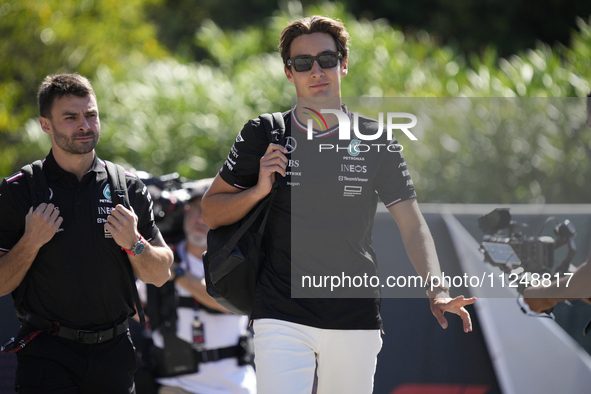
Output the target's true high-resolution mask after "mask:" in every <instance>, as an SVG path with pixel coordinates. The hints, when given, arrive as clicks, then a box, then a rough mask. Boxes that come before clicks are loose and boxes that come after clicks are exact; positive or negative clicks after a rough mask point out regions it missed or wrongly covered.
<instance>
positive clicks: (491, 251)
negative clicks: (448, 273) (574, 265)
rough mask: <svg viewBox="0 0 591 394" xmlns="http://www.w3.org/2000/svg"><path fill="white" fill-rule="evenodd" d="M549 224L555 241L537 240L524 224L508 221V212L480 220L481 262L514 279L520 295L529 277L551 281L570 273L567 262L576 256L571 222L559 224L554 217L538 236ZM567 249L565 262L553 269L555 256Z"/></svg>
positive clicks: (483, 217)
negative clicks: (552, 226) (533, 276)
mask: <svg viewBox="0 0 591 394" xmlns="http://www.w3.org/2000/svg"><path fill="white" fill-rule="evenodd" d="M551 221H555V222H556V223H557V224H556V226H555V227H554V229H553V231H554V237H550V236H539V235H538V236H536V235H534V234H533V231H532V230H531V228H530V227H529V226H528V225H527V224H518V223H517V222H516V221H514V220H511V214H510V213H509V208H497V209H495V210H494V211H492V212H490V213H489V214H486V215H484V216H481V217H480V218H479V219H478V226H479V227H480V230H481V231H482V232H483V233H484V234H485V235H484V237H483V238H482V243H481V244H480V251H481V252H482V253H483V254H484V261H485V262H488V263H490V264H492V265H493V266H496V267H498V268H500V269H501V270H502V271H503V272H504V273H505V274H509V275H510V278H511V277H512V278H516V280H515V282H513V283H518V284H519V286H517V290H518V291H519V292H520V293H523V290H524V289H525V287H527V284H528V283H531V280H530V279H531V277H532V274H538V278H539V277H540V276H541V275H545V277H548V278H554V277H556V276H557V275H558V276H559V275H560V274H563V273H566V272H568V271H569V267H570V262H571V261H572V259H573V257H574V256H575V253H576V250H577V249H576V245H575V240H574V239H575V237H576V231H575V226H574V224H573V223H572V222H571V221H570V220H568V219H567V220H565V221H564V222H562V223H559V222H558V221H557V220H556V219H555V218H554V217H550V218H548V219H547V220H546V222H545V224H544V226H543V227H542V230H541V231H540V233H541V232H542V231H543V230H544V228H545V227H546V225H547V224H548V223H550V222H551ZM518 227H523V228H527V229H529V232H530V233H531V234H529V235H528V234H525V233H524V232H522V231H518ZM563 246H567V247H568V252H567V254H566V257H565V258H564V260H563V261H562V262H561V263H560V264H558V266H556V267H555V262H554V253H555V252H556V251H557V250H558V249H560V248H562V247H563Z"/></svg>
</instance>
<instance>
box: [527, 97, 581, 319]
mask: <svg viewBox="0 0 591 394" xmlns="http://www.w3.org/2000/svg"><path fill="white" fill-rule="evenodd" d="M587 125H588V126H591V93H589V94H588V95H587ZM569 279H570V281H569ZM590 284H591V255H590V256H589V258H588V259H587V262H586V263H584V264H583V265H581V266H580V267H578V268H577V270H576V271H575V272H574V274H573V275H572V277H570V278H569V277H564V278H562V279H561V280H559V281H558V282H553V283H552V284H551V285H550V286H548V287H544V286H542V285H541V284H540V286H537V287H528V288H527V289H525V291H524V293H523V297H524V301H525V302H526V303H527V305H528V306H529V308H530V309H531V310H532V311H534V312H537V313H540V312H543V311H547V310H549V309H552V308H553V307H554V306H555V305H556V304H558V303H559V302H561V301H566V300H576V299H583V300H584V301H586V302H589V301H588V300H589V299H590V298H591V286H590Z"/></svg>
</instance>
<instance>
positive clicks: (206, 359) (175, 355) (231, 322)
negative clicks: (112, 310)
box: [138, 178, 256, 394]
mask: <svg viewBox="0 0 591 394" xmlns="http://www.w3.org/2000/svg"><path fill="white" fill-rule="evenodd" d="M212 180H213V179H211V178H210V179H203V180H200V181H197V182H194V183H192V184H190V185H188V187H187V184H185V187H186V188H187V189H188V191H189V194H190V196H189V200H188V201H187V203H186V205H185V209H184V220H183V229H184V234H185V239H184V240H183V241H181V242H180V243H178V244H177V245H176V247H172V249H173V250H174V251H175V255H176V256H175V263H174V264H173V266H172V267H171V271H172V273H173V276H172V278H171V281H172V282H173V283H174V290H173V299H175V300H176V305H174V306H173V308H175V309H173V311H172V316H173V318H172V319H169V320H174V318H176V321H172V322H168V321H166V320H167V319H168V318H167V317H162V315H161V316H154V315H153V314H154V313H158V312H155V310H154V309H151V305H150V304H151V303H152V302H153V300H154V299H153V298H151V294H152V293H150V291H151V290H156V289H150V288H148V289H147V291H143V290H145V289H140V294H143V295H145V294H146V293H147V295H148V296H147V299H148V303H147V307H146V312H147V313H148V316H149V318H150V323H151V325H152V329H153V331H152V339H153V341H154V345H155V346H157V347H158V348H163V347H164V348H168V349H164V352H165V353H169V354H170V355H169V356H168V357H164V360H165V361H164V362H168V361H172V362H174V363H177V362H178V360H179V358H180V357H181V355H180V350H179V351H177V350H176V347H177V346H180V349H183V348H184V349H191V347H192V351H191V350H189V351H186V350H185V354H186V353H191V354H193V355H194V356H195V359H196V363H197V372H194V373H186V372H184V374H181V375H178V376H171V375H174V373H173V374H169V375H166V376H168V377H161V378H158V379H157V382H158V383H159V384H160V385H161V386H160V387H159V389H158V394H188V393H200V394H203V393H208V394H222V393H227V394H230V393H231V394H234V393H243V394H254V393H256V378H255V372H254V369H253V367H252V366H251V365H250V364H249V363H248V361H249V357H250V359H251V358H252V356H253V354H252V352H250V354H248V351H246V354H245V350H244V346H242V347H241V346H240V345H239V343H242V344H244V341H245V340H246V339H245V338H249V339H250V337H249V335H250V332H248V317H247V316H237V315H234V314H231V313H229V312H228V311H227V310H225V309H224V308H223V307H222V306H220V305H219V304H217V303H216V302H215V301H214V300H213V299H212V298H211V297H210V296H209V295H208V294H207V292H206V287H205V280H204V270H203V262H202V260H201V256H202V254H203V252H204V251H205V250H206V248H207V232H208V230H209V228H208V227H207V226H206V225H205V224H204V223H203V220H202V217H201V213H202V211H201V198H202V196H203V194H204V193H205V191H206V190H207V189H208V188H209V186H210V185H211V182H212ZM138 285H139V286H142V284H141V283H139V282H138ZM174 292H176V294H174ZM157 301H158V302H159V303H162V302H163V301H162V299H160V300H157ZM160 309H162V308H160ZM170 309H172V308H168V307H165V308H164V310H170ZM175 312H176V313H175ZM153 316H154V318H157V319H158V320H160V322H155V321H154V319H153ZM162 320H164V322H162ZM171 325H172V327H176V330H175V332H174V333H171V335H175V336H176V337H177V338H174V342H172V341H171V342H167V337H166V335H167V334H166V331H167V328H169V327H170V326H171ZM179 338H180V340H179ZM181 340H182V341H183V342H181ZM179 342H180V343H181V345H178V343H179ZM169 344H170V347H169ZM175 344H176V346H175V349H173V345H175ZM245 359H246V361H245ZM161 362H162V361H161ZM165 367H168V368H165V369H167V370H174V369H175V368H176V367H170V366H165ZM156 369H158V368H156ZM155 376H159V375H158V372H157V371H156V375H155ZM160 376H162V375H160Z"/></svg>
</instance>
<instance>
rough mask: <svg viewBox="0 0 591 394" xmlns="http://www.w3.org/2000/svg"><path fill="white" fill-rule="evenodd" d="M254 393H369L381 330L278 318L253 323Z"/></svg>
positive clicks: (371, 389)
mask: <svg viewBox="0 0 591 394" xmlns="http://www.w3.org/2000/svg"><path fill="white" fill-rule="evenodd" d="M253 327H254V346H255V364H256V374H257V393H258V394H278V393H281V394H310V393H311V392H312V384H313V381H314V370H315V368H316V361H317V362H318V371H317V373H318V394H335V393H339V394H347V393H351V394H371V392H372V391H373V376H374V374H375V371H376V363H377V357H378V353H379V352H380V349H381V348H382V338H381V335H380V330H325V329H320V328H314V327H309V326H305V325H301V324H295V323H290V322H286V321H283V320H276V319H257V320H255V321H254V326H253Z"/></svg>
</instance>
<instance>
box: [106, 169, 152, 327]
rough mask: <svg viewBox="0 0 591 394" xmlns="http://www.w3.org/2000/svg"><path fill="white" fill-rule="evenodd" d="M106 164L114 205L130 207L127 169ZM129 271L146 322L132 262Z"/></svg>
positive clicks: (138, 308) (138, 306)
mask: <svg viewBox="0 0 591 394" xmlns="http://www.w3.org/2000/svg"><path fill="white" fill-rule="evenodd" d="M105 166H106V168H107V175H108V177H109V184H110V185H111V201H113V205H115V206H117V204H121V205H123V206H124V207H125V208H127V209H130V208H131V203H130V202H129V194H128V192H127V183H126V182H125V169H124V168H123V167H121V166H120V165H118V164H114V163H111V162H110V161H107V160H105ZM127 273H128V274H129V281H130V284H131V289H132V292H133V300H134V302H135V307H136V309H137V313H138V316H139V318H140V323H141V324H144V323H145V322H146V318H145V316H144V310H143V308H142V303H141V302H140V296H139V294H138V292H137V287H136V285H135V275H134V273H133V268H132V267H131V263H129V264H127Z"/></svg>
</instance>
